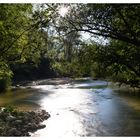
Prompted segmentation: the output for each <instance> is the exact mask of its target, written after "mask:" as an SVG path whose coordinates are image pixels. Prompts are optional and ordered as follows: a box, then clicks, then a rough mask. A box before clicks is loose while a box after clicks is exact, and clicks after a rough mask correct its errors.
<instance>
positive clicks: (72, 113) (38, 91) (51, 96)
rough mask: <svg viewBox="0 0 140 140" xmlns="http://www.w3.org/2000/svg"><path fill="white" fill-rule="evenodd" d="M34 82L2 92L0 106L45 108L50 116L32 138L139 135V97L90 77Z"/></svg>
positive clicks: (24, 108)
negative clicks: (44, 125) (43, 126)
mask: <svg viewBox="0 0 140 140" xmlns="http://www.w3.org/2000/svg"><path fill="white" fill-rule="evenodd" d="M52 81H53V82H48V81H47V80H44V81H38V82H34V83H33V84H31V85H30V86H23V87H21V88H15V89H13V90H12V91H9V92H7V93H5V94H1V95H0V106H6V105H13V106H16V107H17V108H18V109H19V110H27V111H28V110H38V109H45V110H46V111H48V112H49V113H50V115H51V117H50V118H49V119H48V120H46V121H44V122H43V123H44V124H46V128H44V129H41V130H38V131H36V132H35V133H33V134H31V135H32V136H33V137H36V136H45V137H54V136H55V137H64V136H140V97H138V96H136V95H135V96H134V93H128V91H127V90H126V91H125V92H126V93H122V91H121V90H118V89H116V87H111V86H110V84H109V83H108V82H106V81H103V80H92V79H90V78H85V79H80V80H71V81H68V82H66V84H64V83H65V82H63V83H62V82H58V80H52Z"/></svg>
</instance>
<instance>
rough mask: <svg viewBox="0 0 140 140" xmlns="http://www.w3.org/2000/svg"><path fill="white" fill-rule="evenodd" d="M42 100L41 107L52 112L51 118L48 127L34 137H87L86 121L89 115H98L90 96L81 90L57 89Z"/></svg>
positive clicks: (47, 122)
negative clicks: (92, 105) (91, 105)
mask: <svg viewBox="0 0 140 140" xmlns="http://www.w3.org/2000/svg"><path fill="white" fill-rule="evenodd" d="M54 92H55V94H50V95H49V96H48V97H46V98H44V99H43V100H42V103H41V106H42V108H44V109H46V110H47V111H49V112H50V114H51V118H50V119H49V120H48V121H46V125H47V127H46V128H45V129H44V130H40V131H38V132H36V133H35V134H34V135H38V134H39V135H41V136H42V135H43V136H48V137H49V136H51V137H52V135H53V134H54V132H55V136H57V137H62V136H78V135H79V136H86V135H87V131H86V130H85V127H84V121H86V117H87V116H88V114H90V113H92V114H94V113H96V109H95V108H94V107H92V108H91V107H90V106H89V105H88V103H90V102H91V101H90V99H91V98H90V97H89V96H90V94H88V93H87V90H81V89H65V88H64V89H57V90H55V91H54Z"/></svg>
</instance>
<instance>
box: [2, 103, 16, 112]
mask: <svg viewBox="0 0 140 140" xmlns="http://www.w3.org/2000/svg"><path fill="white" fill-rule="evenodd" d="M3 111H4V112H7V113H15V112H17V110H16V108H15V107H14V106H11V105H8V106H6V107H5V108H4V109H3Z"/></svg>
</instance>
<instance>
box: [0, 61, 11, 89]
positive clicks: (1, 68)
mask: <svg viewBox="0 0 140 140" xmlns="http://www.w3.org/2000/svg"><path fill="white" fill-rule="evenodd" d="M12 76H13V73H12V71H11V70H10V68H9V66H8V65H7V64H6V63H5V62H0V91H4V90H6V89H8V87H9V86H10V85H11V78H12Z"/></svg>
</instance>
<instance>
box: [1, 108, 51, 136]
mask: <svg viewBox="0 0 140 140" xmlns="http://www.w3.org/2000/svg"><path fill="white" fill-rule="evenodd" d="M49 117H50V114H49V113H48V112H46V111H45V110H41V111H36V112H35V111H28V112H22V111H16V110H12V111H9V110H7V109H5V108H1V109H0V136H30V134H29V132H35V131H37V130H38V129H42V128H45V127H46V125H44V124H41V122H43V121H44V120H47V119H48V118H49Z"/></svg>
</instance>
